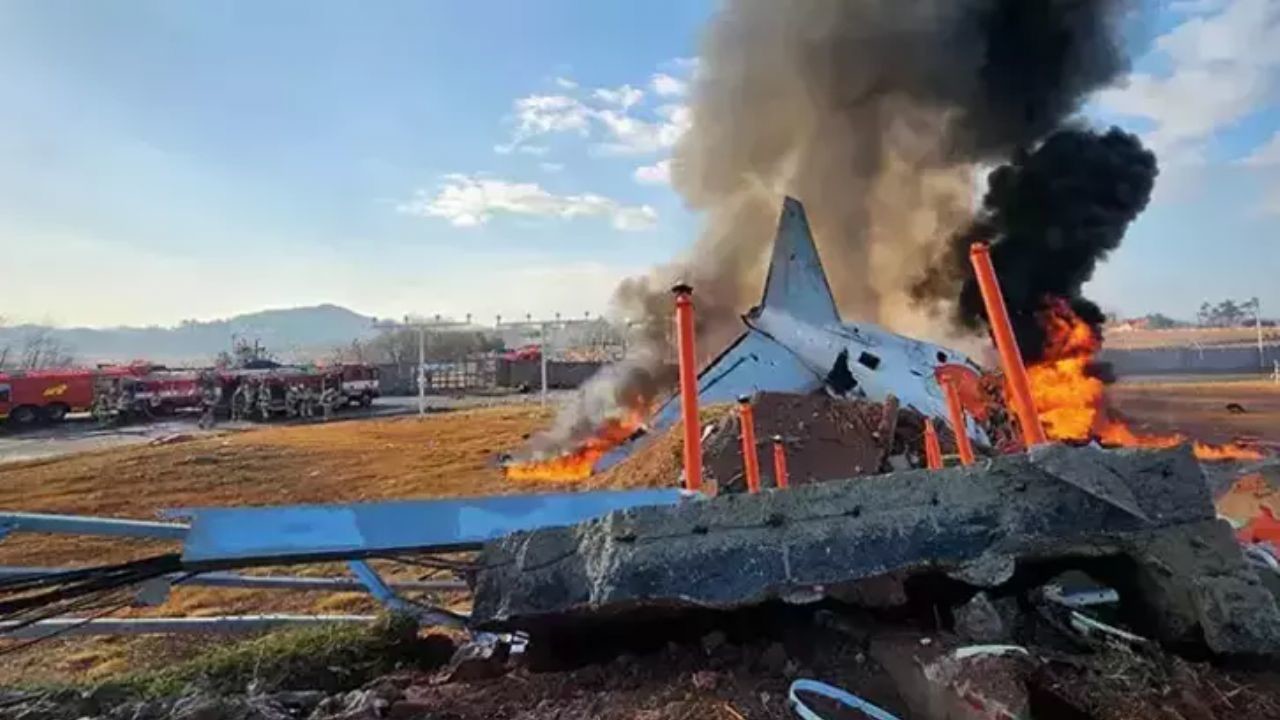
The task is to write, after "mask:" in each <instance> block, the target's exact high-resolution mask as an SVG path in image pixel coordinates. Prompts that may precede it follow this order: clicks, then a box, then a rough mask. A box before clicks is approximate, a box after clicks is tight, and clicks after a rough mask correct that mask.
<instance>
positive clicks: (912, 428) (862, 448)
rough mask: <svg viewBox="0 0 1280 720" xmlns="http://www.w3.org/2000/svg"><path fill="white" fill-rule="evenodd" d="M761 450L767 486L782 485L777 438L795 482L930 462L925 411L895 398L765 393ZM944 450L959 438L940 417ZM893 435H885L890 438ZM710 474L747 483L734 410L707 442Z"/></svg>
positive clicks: (756, 410) (758, 405) (726, 484)
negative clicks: (898, 404)
mask: <svg viewBox="0 0 1280 720" xmlns="http://www.w3.org/2000/svg"><path fill="white" fill-rule="evenodd" d="M751 406H752V410H753V415H754V422H755V431H756V438H757V442H756V456H757V458H758V461H759V464H760V479H761V485H762V486H763V487H776V486H777V480H776V478H775V477H774V471H773V438H774V437H779V438H781V439H782V443H783V447H784V448H785V450H786V456H787V474H788V476H789V480H790V482H791V484H793V485H803V484H806V483H811V482H821V481H824V480H836V479H840V478H849V477H857V476H860V475H877V474H879V473H882V472H888V471H889V470H891V469H893V466H894V465H897V466H898V467H899V468H908V467H923V466H924V416H922V415H920V414H919V413H917V412H915V411H914V410H910V409H897V407H896V403H894V404H893V406H892V407H886V404H885V403H878V402H869V401H867V400H847V399H842V398H834V397H831V396H829V395H826V394H812V395H794V394H789V393H773V392H762V393H757V394H756V395H755V396H754V397H752V399H751ZM934 425H935V428H936V429H937V431H938V437H939V439H940V440H941V442H942V447H943V451H944V452H954V448H955V438H954V436H953V435H952V434H951V431H950V430H949V429H948V428H947V427H946V426H945V424H944V423H940V422H935V423H934ZM889 434H892V437H891V438H889V439H886V437H884V436H888V435H889ZM703 463H704V465H705V467H706V474H707V478H708V480H710V481H714V482H715V483H716V484H717V486H718V487H719V488H720V489H721V490H724V491H727V492H741V491H744V490H745V489H746V487H745V480H744V471H743V458H742V428H741V419H740V416H739V414H738V413H736V412H734V413H729V414H726V415H725V417H723V418H722V419H721V420H720V422H719V423H718V424H717V426H716V428H715V430H714V431H713V432H712V433H711V434H710V436H708V437H707V438H706V440H704V441H703Z"/></svg>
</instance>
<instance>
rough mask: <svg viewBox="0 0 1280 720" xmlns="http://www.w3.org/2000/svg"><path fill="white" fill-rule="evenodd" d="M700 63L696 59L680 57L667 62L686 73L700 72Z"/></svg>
mask: <svg viewBox="0 0 1280 720" xmlns="http://www.w3.org/2000/svg"><path fill="white" fill-rule="evenodd" d="M699 63H700V61H699V60H698V58H696V57H678V58H672V59H671V60H669V61H667V65H669V66H671V67H673V68H675V69H676V70H679V71H680V72H685V73H690V74H692V73H694V72H696V71H697V70H698V66H699Z"/></svg>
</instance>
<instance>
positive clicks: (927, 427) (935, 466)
mask: <svg viewBox="0 0 1280 720" xmlns="http://www.w3.org/2000/svg"><path fill="white" fill-rule="evenodd" d="M924 461H925V464H926V465H928V466H929V469H930V470H941V469H942V446H941V445H939V444H938V431H937V430H934V429H933V418H925V419H924Z"/></svg>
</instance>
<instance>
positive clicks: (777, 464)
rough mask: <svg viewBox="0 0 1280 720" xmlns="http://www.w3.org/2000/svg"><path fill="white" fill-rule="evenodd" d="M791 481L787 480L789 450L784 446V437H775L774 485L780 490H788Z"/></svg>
mask: <svg viewBox="0 0 1280 720" xmlns="http://www.w3.org/2000/svg"><path fill="white" fill-rule="evenodd" d="M788 482H790V481H789V479H788V478H787V449H786V448H785V447H783V445H782V436H781V435H774V436H773V484H774V485H775V486H777V487H779V488H782V489H786V487H787V484H788Z"/></svg>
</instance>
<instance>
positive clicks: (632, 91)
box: [592, 85, 644, 110]
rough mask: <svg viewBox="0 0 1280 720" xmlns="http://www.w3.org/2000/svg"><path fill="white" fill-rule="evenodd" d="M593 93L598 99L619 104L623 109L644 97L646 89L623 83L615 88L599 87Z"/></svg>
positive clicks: (611, 103)
mask: <svg viewBox="0 0 1280 720" xmlns="http://www.w3.org/2000/svg"><path fill="white" fill-rule="evenodd" d="M592 95H593V96H595V98H596V99H597V100H601V101H603V102H605V103H608V104H609V105H617V106H618V107H620V108H622V109H623V110H626V109H627V108H629V107H631V106H632V105H635V104H637V103H639V102H640V101H641V100H643V99H644V91H643V90H641V89H639V88H634V87H631V86H630V85H622V86H620V87H617V88H613V89H610V88H597V89H596V91H595V92H593V93H592Z"/></svg>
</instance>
